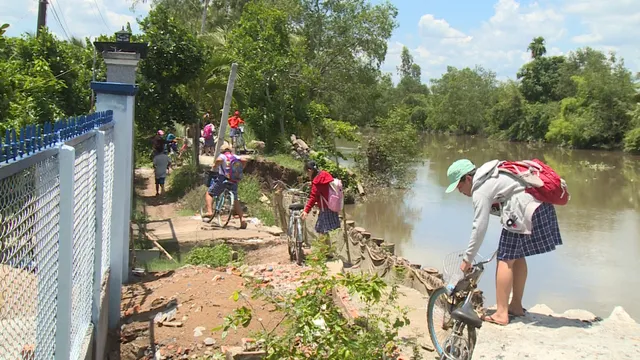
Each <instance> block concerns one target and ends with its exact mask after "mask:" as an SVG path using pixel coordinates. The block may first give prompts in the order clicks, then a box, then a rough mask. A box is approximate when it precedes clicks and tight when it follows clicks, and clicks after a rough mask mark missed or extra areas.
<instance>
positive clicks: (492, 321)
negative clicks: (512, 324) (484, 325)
mask: <svg viewBox="0 0 640 360" xmlns="http://www.w3.org/2000/svg"><path fill="white" fill-rule="evenodd" d="M482 321H484V322H488V323H490V324H495V325H498V326H507V325H509V323H506V324H503V323H499V322H497V321H496V320H495V319H494V318H493V316H491V315H485V316H483V317H482Z"/></svg>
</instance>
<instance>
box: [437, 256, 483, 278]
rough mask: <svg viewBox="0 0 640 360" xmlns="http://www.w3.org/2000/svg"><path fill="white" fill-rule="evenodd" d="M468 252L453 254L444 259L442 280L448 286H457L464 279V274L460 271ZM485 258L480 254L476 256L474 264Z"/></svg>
mask: <svg viewBox="0 0 640 360" xmlns="http://www.w3.org/2000/svg"><path fill="white" fill-rule="evenodd" d="M465 253H466V250H463V251H456V252H452V253H451V254H449V255H447V256H445V257H444V261H443V262H442V265H443V268H442V280H443V281H444V283H445V285H446V284H457V283H458V281H460V280H461V279H462V278H463V277H464V273H463V272H462V270H460V264H461V263H462V259H463V258H464V254H465ZM482 260H483V258H482V256H481V255H480V254H478V255H476V257H475V259H473V262H474V264H475V263H477V262H479V261H482Z"/></svg>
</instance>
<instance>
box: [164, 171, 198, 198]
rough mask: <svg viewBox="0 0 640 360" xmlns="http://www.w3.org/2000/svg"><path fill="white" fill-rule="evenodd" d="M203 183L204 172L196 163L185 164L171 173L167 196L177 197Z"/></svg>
mask: <svg viewBox="0 0 640 360" xmlns="http://www.w3.org/2000/svg"><path fill="white" fill-rule="evenodd" d="M201 183H202V173H201V171H200V170H199V169H198V167H197V166H196V165H195V164H191V163H188V164H185V165H184V166H181V167H179V168H177V169H175V170H173V172H171V174H170V175H169V189H168V190H167V196H169V198H173V199H177V198H180V197H182V196H184V195H185V194H187V193H188V192H189V191H190V190H191V189H194V188H196V187H197V186H198V185H199V184H201Z"/></svg>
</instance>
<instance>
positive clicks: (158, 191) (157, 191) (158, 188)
mask: <svg viewBox="0 0 640 360" xmlns="http://www.w3.org/2000/svg"><path fill="white" fill-rule="evenodd" d="M158 194H160V184H156V196H157V195H158Z"/></svg>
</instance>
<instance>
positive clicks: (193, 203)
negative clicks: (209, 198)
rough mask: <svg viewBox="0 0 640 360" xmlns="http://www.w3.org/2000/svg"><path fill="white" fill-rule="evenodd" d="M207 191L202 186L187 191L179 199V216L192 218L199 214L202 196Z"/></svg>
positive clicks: (202, 203)
mask: <svg viewBox="0 0 640 360" xmlns="http://www.w3.org/2000/svg"><path fill="white" fill-rule="evenodd" d="M206 191H207V187H206V186H204V185H200V186H196V187H194V188H192V189H191V190H189V191H188V192H187V193H186V194H184V196H183V197H182V198H181V199H180V207H181V209H180V211H179V212H178V214H179V215H181V216H193V215H195V214H198V213H200V208H201V207H203V206H204V194H205V192H206Z"/></svg>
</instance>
